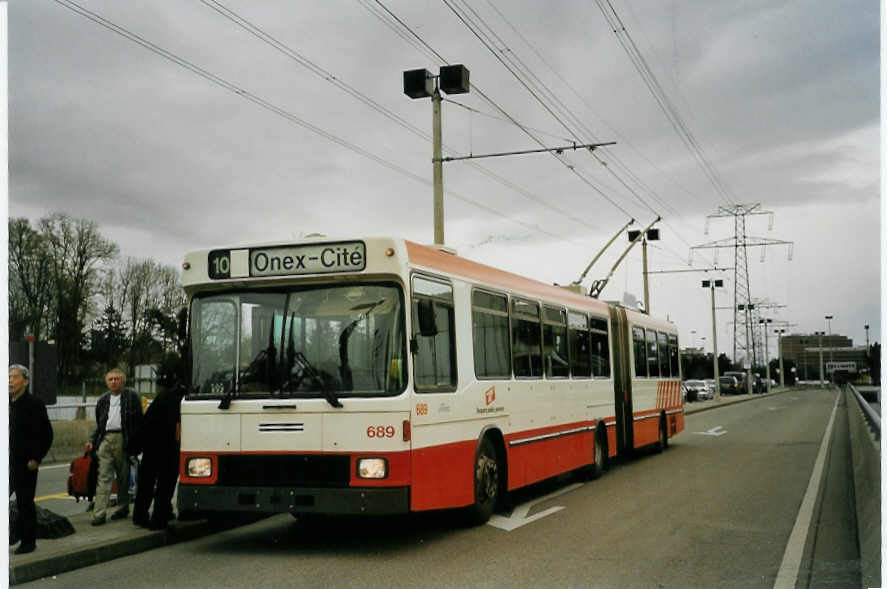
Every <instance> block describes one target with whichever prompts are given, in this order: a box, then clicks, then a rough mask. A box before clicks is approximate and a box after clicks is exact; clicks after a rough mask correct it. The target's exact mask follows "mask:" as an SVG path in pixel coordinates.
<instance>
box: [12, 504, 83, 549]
mask: <svg viewBox="0 0 887 589" xmlns="http://www.w3.org/2000/svg"><path fill="white" fill-rule="evenodd" d="M36 508H37V537H38V538H43V539H48V540H51V539H53V538H64V537H65V536H70V535H71V534H73V533H74V526H72V525H71V522H70V521H69V520H68V518H66V517H65V516H63V515H59V514H57V513H55V512H54V511H50V510H48V509H44V508H43V507H40V506H39V505H37V506H36ZM17 520H18V505H16V502H15V500H13V501H10V502H9V544H10V545H12V544H15V543H16V542H18V541H19V540H20V538H19V537H18V526H17V525H16V522H17Z"/></svg>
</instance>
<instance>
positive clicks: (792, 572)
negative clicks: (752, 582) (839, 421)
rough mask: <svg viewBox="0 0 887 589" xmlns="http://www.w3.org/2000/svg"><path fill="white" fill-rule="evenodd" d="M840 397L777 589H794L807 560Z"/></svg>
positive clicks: (822, 444) (829, 422)
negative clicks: (815, 510)
mask: <svg viewBox="0 0 887 589" xmlns="http://www.w3.org/2000/svg"><path fill="white" fill-rule="evenodd" d="M840 397H841V394H840V393H838V396H837V397H835V406H834V407H832V416H831V417H830V418H829V421H828V426H827V427H826V428H825V435H824V436H822V443H821V444H820V445H819V454H817V455H816V462H815V463H814V464H813V474H812V475H810V483H809V484H808V485H807V492H806V493H804V500H803V501H801V509H800V510H798V518H797V519H796V520H795V526H794V527H793V528H792V533H791V535H790V536H789V538H788V544H787V545H786V547H785V554H783V556H782V564H781V565H779V572H777V573H776V581H775V582H774V583H773V589H794V587H795V584H797V582H798V573H799V572H800V570H801V559H802V558H803V557H804V544H806V543H807V532H808V531H809V530H810V521H811V520H812V519H813V507H814V504H815V503H816V495H817V494H818V493H819V484H820V482H821V481H822V471H823V470H824V468H825V456H826V454H828V447H829V444H830V442H831V437H832V436H831V434H832V425H834V423H835V413H836V412H837V411H838V399H840Z"/></svg>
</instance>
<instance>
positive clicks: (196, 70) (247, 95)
mask: <svg viewBox="0 0 887 589" xmlns="http://www.w3.org/2000/svg"><path fill="white" fill-rule="evenodd" d="M55 2H56V3H57V4H59V5H61V6H63V7H65V8H67V9H69V10H71V11H72V12H74V13H76V14H78V15H80V16H82V17H84V18H86V19H88V20H91V21H92V22H94V23H96V24H98V25H101V26H103V27H105V28H106V29H108V30H110V31H112V32H114V33H116V34H118V35H120V36H121V37H124V38H125V39H128V40H129V41H132V42H134V43H136V44H138V45H140V46H142V47H144V48H145V49H148V50H149V51H151V52H152V53H155V54H157V55H159V56H161V57H163V58H164V59H166V60H168V61H171V62H173V63H174V64H176V65H178V66H180V67H182V68H184V69H186V70H188V71H190V72H191V73H193V74H196V75H198V76H200V77H201V78H204V79H205V80H207V81H209V82H211V83H212V84H214V85H216V86H219V87H221V88H223V89H225V90H227V91H229V92H232V93H233V94H236V95H237V96H240V97H241V98H243V99H245V100H248V101H250V102H252V103H253V104H256V105H257V106H260V107H261V108H263V109H265V110H268V111H270V112H272V113H274V114H276V115H278V116H280V117H282V118H284V119H287V120H288V121H290V122H292V123H295V124H296V125H299V126H301V127H303V128H305V129H307V130H308V131H311V132H312V133H315V134H316V135H319V136H321V137H323V138H324V139H327V140H328V141H331V142H333V143H336V144H337V145H340V146H342V147H344V148H346V149H348V150H350V151H353V152H355V153H357V154H358V155H361V156H363V157H365V158H367V159H370V160H372V161H374V162H376V163H377V164H379V165H381V166H384V167H386V168H388V169H390V170H392V171H394V172H397V173H399V174H401V175H403V176H406V177H408V178H410V179H412V180H415V181H416V182H421V183H422V184H425V185H427V186H431V185H432V182H431V181H429V180H428V179H426V178H424V177H422V176H419V175H417V174H414V173H413V172H410V171H409V170H407V169H405V168H403V167H401V166H399V165H397V164H395V163H393V162H390V161H388V160H386V159H384V158H382V157H380V156H378V155H376V154H374V153H372V152H370V151H367V150H366V149H363V148H362V147H359V146H357V145H355V144H353V143H351V142H349V141H346V140H345V139H342V138H340V137H338V136H336V135H333V134H332V133H329V132H327V131H325V130H324V129H322V128H320V127H318V126H316V125H313V124H311V123H309V122H308V121H305V120H304V119H301V118H299V117H297V116H296V115H294V114H292V113H290V112H288V111H286V110H284V109H282V108H280V107H278V106H276V105H274V104H272V103H270V102H268V101H266V100H264V99H263V98H260V97H259V96H256V95H255V94H252V93H251V92H249V91H247V90H244V89H243V88H240V87H238V86H236V85H234V84H232V83H231V82H228V81H227V80H225V79H223V78H221V77H219V76H216V75H215V74H213V73H211V72H209V71H207V70H205V69H203V68H201V67H199V66H197V65H195V64H193V63H191V62H190V61H188V60H186V59H184V58H182V57H179V56H178V55H176V54H174V53H172V52H170V51H167V50H166V49H163V48H162V47H160V46H158V45H156V44H154V43H152V42H150V41H148V40H147V39H144V38H143V37H141V36H139V35H137V34H135V33H133V32H131V31H129V30H127V29H126V28H124V27H122V26H120V25H117V24H115V23H113V22H111V21H110V20H108V19H105V18H104V17H102V16H100V15H98V14H96V13H95V12H92V11H90V10H88V9H86V8H84V7H83V6H80V5H79V4H77V3H75V2H73V1H72V0H55ZM446 193H447V194H448V195H450V196H452V197H453V198H456V199H458V200H461V201H463V202H466V203H469V204H471V205H473V206H475V207H478V208H480V209H483V210H485V211H486V212H488V213H490V214H492V215H495V216H497V217H500V218H503V219H506V220H508V221H511V222H513V223H517V224H518V225H521V226H522V227H525V228H527V229H531V230H533V231H535V232H539V233H543V234H545V235H548V236H549V237H552V238H554V239H556V240H558V241H564V242H567V243H571V244H573V245H574V246H577V247H579V248H581V249H583V250H585V249H586V246H585V245H582V244H578V243H576V242H573V241H571V240H568V239H565V238H564V237H563V236H561V235H557V234H554V233H551V232H549V231H546V230H544V229H542V228H541V227H538V226H536V225H530V224H527V223H524V222H522V221H519V220H517V219H515V218H513V217H510V216H509V215H506V214H504V213H501V212H499V211H496V210H495V209H493V208H491V207H489V206H487V205H485V204H483V203H480V202H478V201H476V200H474V199H471V198H469V197H466V196H464V195H461V194H459V193H456V192H453V191H446Z"/></svg>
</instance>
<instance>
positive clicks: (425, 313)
mask: <svg viewBox="0 0 887 589" xmlns="http://www.w3.org/2000/svg"><path fill="white" fill-rule="evenodd" d="M416 306H417V309H416V314H417V315H418V317H419V335H421V336H422V337H434V336H436V335H437V322H436V321H435V319H434V302H433V301H432V300H431V299H419V300H418V301H417V302H416Z"/></svg>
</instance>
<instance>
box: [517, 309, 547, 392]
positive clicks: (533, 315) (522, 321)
mask: <svg viewBox="0 0 887 589" xmlns="http://www.w3.org/2000/svg"><path fill="white" fill-rule="evenodd" d="M511 339H512V342H513V344H512V348H511V349H512V353H513V356H514V375H515V376H517V377H523V378H542V331H541V325H540V321H539V305H538V304H536V303H534V302H531V301H525V300H522V299H513V300H512V301H511Z"/></svg>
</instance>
